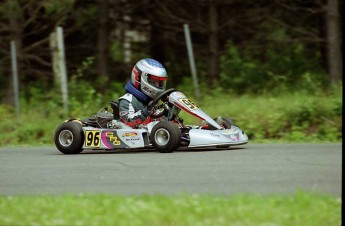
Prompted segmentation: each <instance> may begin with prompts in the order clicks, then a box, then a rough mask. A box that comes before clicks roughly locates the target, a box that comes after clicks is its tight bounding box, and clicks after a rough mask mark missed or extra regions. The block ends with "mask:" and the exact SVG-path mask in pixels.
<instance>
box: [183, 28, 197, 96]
mask: <svg viewBox="0 0 345 226" xmlns="http://www.w3.org/2000/svg"><path fill="white" fill-rule="evenodd" d="M183 29H184V34H185V38H186V45H187V51H188V58H189V65H190V70H191V72H192V78H193V86H194V94H195V97H196V99H197V100H200V91H199V82H198V77H197V74H196V68H195V61H194V55H193V46H192V41H191V37H190V31H189V26H188V24H184V25H183Z"/></svg>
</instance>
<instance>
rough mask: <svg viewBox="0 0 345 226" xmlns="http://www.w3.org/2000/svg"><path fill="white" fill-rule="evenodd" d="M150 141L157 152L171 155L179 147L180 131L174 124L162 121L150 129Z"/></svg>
mask: <svg viewBox="0 0 345 226" xmlns="http://www.w3.org/2000/svg"><path fill="white" fill-rule="evenodd" d="M150 140H151V143H152V145H153V147H154V148H155V149H156V150H157V151H159V152H161V153H171V152H173V151H174V150H176V149H177V148H178V146H179V145H180V141H181V131H180V129H179V128H178V127H177V125H176V124H175V123H173V122H169V121H162V122H159V123H157V124H156V125H155V126H154V127H153V128H152V131H151V134H150Z"/></svg>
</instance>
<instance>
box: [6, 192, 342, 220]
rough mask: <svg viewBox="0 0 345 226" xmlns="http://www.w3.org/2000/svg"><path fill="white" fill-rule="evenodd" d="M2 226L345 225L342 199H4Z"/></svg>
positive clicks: (299, 195)
mask: <svg viewBox="0 0 345 226" xmlns="http://www.w3.org/2000/svg"><path fill="white" fill-rule="evenodd" d="M0 225H133V226H135V225H150V226H155V225H157V226H158V225H159V226H164V225H181V226H182V225H193V226H194V225H200V226H201V225H210V226H213V225H217V226H218V225H219V226H221V225H238V226H240V225H245V226H246V225H282V226H283V225H286V226H288V225H292V226H295V225H304V226H308V225H310V226H318V225H320V226H328V225H332V226H336V225H341V199H339V198H334V197H330V196H325V195H320V194H313V193H305V192H296V193H295V194H292V195H288V196H272V195H271V196H263V195H235V196H210V195H188V194H180V195H175V196H163V195H154V196H150V195H141V196H130V197H128V196H116V195H85V194H84V195H83V194H80V195H61V196H43V195H41V196H0Z"/></svg>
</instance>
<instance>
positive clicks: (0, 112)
mask: <svg viewBox="0 0 345 226" xmlns="http://www.w3.org/2000/svg"><path fill="white" fill-rule="evenodd" d="M86 91H87V90H86ZM86 91H85V92H86ZM91 94H92V93H91ZM91 94H90V95H84V96H87V97H88V98H87V99H86V100H82V101H78V100H77V99H76V98H75V97H71V103H70V105H71V106H70V115H69V116H67V117H64V116H62V115H63V114H62V108H61V107H60V106H59V104H57V103H55V102H54V101H48V102H47V103H46V104H44V105H42V103H41V102H40V101H39V99H37V98H36V99H33V100H31V101H28V102H23V103H22V106H21V109H22V110H21V115H20V117H19V118H16V116H15V114H14V110H13V109H12V108H10V107H9V106H6V105H0V116H1V119H5V120H0V131H1V133H0V147H1V146H18V145H54V144H53V135H54V131H55V129H56V127H57V126H58V125H59V124H61V123H62V122H63V121H64V120H65V119H66V118H86V117H90V116H92V115H94V114H96V112H97V111H98V109H100V108H101V107H105V106H107V105H108V101H109V99H110V98H105V97H104V100H102V101H101V100H100V97H98V96H97V95H96V94H92V95H91ZM93 95H96V96H95V97H94V96H93ZM187 95H188V93H187ZM81 96H82V97H83V95H81ZM188 96H189V95H188ZM96 97H97V98H96ZM116 98H118V97H114V98H113V99H116ZM190 98H191V99H192V100H193V101H194V102H196V104H197V105H199V106H200V107H201V108H202V109H203V110H204V111H205V112H206V113H208V114H209V115H210V116H212V117H216V116H223V117H230V118H232V119H234V121H235V123H236V124H237V125H238V126H239V127H240V128H242V129H243V130H244V131H245V132H246V133H247V135H248V136H249V139H250V142H268V141H269V142H342V105H343V104H342V87H341V86H340V87H336V88H334V89H331V90H329V91H327V92H326V91H322V90H320V91H319V92H316V93H306V92H303V91H300V92H294V93H280V94H279V95H273V94H263V95H260V96H254V95H241V96H237V95H232V94H230V93H224V92H223V93H213V94H212V95H205V97H204V98H203V100H200V101H195V99H193V97H192V96H191V97H190ZM94 99H96V100H98V101H94ZM103 102H104V103H103ZM181 116H182V118H183V119H184V120H185V123H186V124H194V125H199V124H200V120H199V119H197V118H195V117H193V116H191V115H188V114H187V113H184V112H181Z"/></svg>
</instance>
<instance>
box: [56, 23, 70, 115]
mask: <svg viewBox="0 0 345 226" xmlns="http://www.w3.org/2000/svg"><path fill="white" fill-rule="evenodd" d="M56 34H57V47H58V52H59V53H58V54H59V72H60V76H61V92H62V101H63V107H64V112H65V115H67V114H68V84H67V70H66V62H65V47H64V40H63V30H62V28H61V27H57V28H56Z"/></svg>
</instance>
